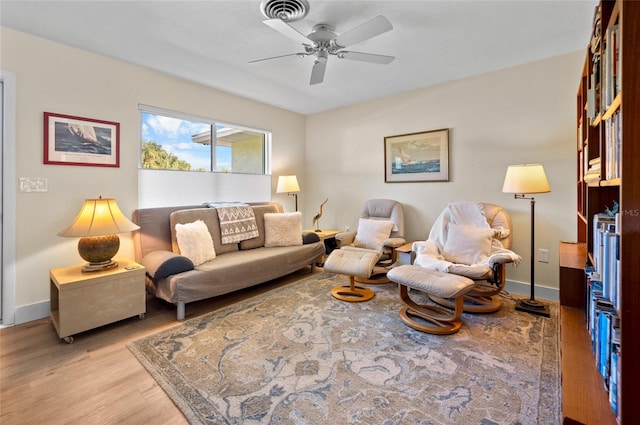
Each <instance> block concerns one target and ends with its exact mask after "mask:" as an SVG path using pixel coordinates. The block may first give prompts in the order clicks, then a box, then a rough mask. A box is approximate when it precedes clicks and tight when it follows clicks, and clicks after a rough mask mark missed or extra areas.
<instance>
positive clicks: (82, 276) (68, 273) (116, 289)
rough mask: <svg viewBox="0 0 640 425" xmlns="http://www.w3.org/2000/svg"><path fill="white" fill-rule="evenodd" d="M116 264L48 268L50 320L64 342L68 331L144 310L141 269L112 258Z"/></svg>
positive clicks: (141, 314) (107, 321) (140, 313)
mask: <svg viewBox="0 0 640 425" xmlns="http://www.w3.org/2000/svg"><path fill="white" fill-rule="evenodd" d="M116 261H117V262H118V267H117V268H114V269H111V270H107V271H104V272H92V273H83V272H82V271H81V269H82V265H78V266H73V267H63V268H57V269H51V271H50V272H49V279H50V282H51V283H50V285H51V286H50V288H51V321H52V322H53V326H54V327H55V329H56V332H57V333H58V336H59V337H60V338H62V339H64V341H65V342H67V343H72V342H73V337H71V335H74V334H77V333H80V332H84V331H87V330H89V329H94V328H97V327H99V326H103V325H107V324H109V323H113V322H117V321H118V320H122V319H126V318H128V317H132V316H135V315H138V317H140V319H142V318H143V317H144V313H145V312H146V296H145V285H144V272H145V269H144V267H143V266H141V265H140V264H138V263H135V262H133V261H131V260H126V259H116Z"/></svg>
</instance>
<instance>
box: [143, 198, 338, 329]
mask: <svg viewBox="0 0 640 425" xmlns="http://www.w3.org/2000/svg"><path fill="white" fill-rule="evenodd" d="M246 206H249V207H250V209H251V211H252V212H253V216H254V217H255V223H254V224H255V229H254V230H253V231H254V234H255V233H257V236H255V237H252V238H250V239H245V240H241V241H239V242H231V243H229V242H228V241H226V242H227V243H223V238H224V237H223V235H222V233H221V222H220V218H219V211H217V210H218V209H219V208H222V207H216V206H215V205H212V206H209V207H207V206H203V205H191V206H175V207H157V208H144V209H138V210H136V211H134V213H133V221H134V222H135V223H136V224H137V225H138V226H140V229H139V230H137V231H135V232H134V233H133V242H134V248H135V257H136V261H137V262H138V263H140V264H141V265H143V266H144V267H145V268H146V277H145V280H146V288H147V292H149V293H152V294H155V296H156V297H158V298H161V299H163V300H166V301H168V302H170V303H173V304H176V306H177V319H178V320H183V319H184V317H185V304H186V303H189V302H193V301H198V300H203V299H207V298H211V297H215V296H218V295H223V294H227V293H230V292H233V291H237V290H239V289H243V288H247V287H250V286H254V285H257V284H260V283H264V282H267V281H269V280H272V279H275V278H278V277H282V276H285V275H287V274H290V273H293V272H294V271H297V270H300V269H302V268H304V267H307V266H310V267H311V272H313V271H314V268H315V263H316V261H317V260H318V259H319V258H320V257H321V256H322V255H323V254H324V253H325V246H324V244H323V243H322V242H320V240H319V238H318V237H317V235H315V234H313V233H308V234H306V235H303V234H302V230H301V225H300V224H299V223H300V218H299V214H300V213H289V214H286V213H284V212H283V209H282V206H281V205H280V204H278V203H275V202H263V203H249V204H246V205H245V207H246ZM296 215H297V217H296ZM281 219H285V220H289V222H283V221H281ZM276 220H278V221H276ZM291 220H294V221H291ZM223 221H224V217H223ZM296 221H297V222H296ZM265 222H267V227H265ZM203 223H204V224H203ZM269 223H293V224H286V226H288V227H287V228H285V229H284V230H285V231H286V232H289V233H292V232H293V233H294V235H293V237H290V239H293V241H287V240H284V242H282V241H280V240H278V239H274V238H275V236H272V235H274V234H275V233H274V230H271V229H274V228H276V227H274V226H275V224H269ZM196 224H197V225H198V226H199V229H198V230H197V231H196V234H199V235H200V236H202V233H203V231H202V228H204V226H205V225H206V230H208V233H209V234H210V240H211V242H213V253H212V255H215V257H214V258H210V259H207V258H209V257H207V256H205V257H204V258H202V259H201V258H199V256H196V258H194V256H193V254H191V251H192V248H191V247H189V251H190V254H189V255H190V256H189V255H183V254H184V252H182V251H181V249H180V248H181V247H182V248H183V250H187V245H186V243H185V236H184V235H187V234H189V233H187V232H188V231H191V230H188V228H187V226H194V228H195V225H196ZM223 224H226V222H224V223H223ZM280 226H283V224H280ZM292 229H294V230H292ZM256 230H257V232H256ZM296 231H297V235H296V234H295V232H296ZM181 232H182V233H181ZM198 232H200V233H198ZM225 232H226V230H225ZM204 233H205V235H204V239H206V240H208V239H207V238H208V237H207V235H206V233H207V232H206V231H204ZM181 234H182V235H183V236H182V239H181V240H180V242H181V243H182V245H181V243H179V237H180V235H181ZM276 235H277V234H276ZM211 242H209V245H210V243H211ZM265 245H267V246H265ZM205 251H207V250H205ZM201 261H204V262H202V263H201V264H197V263H199V262H201Z"/></svg>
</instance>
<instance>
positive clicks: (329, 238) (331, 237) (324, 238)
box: [303, 229, 340, 267]
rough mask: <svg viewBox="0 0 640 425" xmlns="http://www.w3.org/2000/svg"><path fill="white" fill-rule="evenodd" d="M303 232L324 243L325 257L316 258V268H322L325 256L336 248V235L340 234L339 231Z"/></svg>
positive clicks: (309, 230) (313, 230)
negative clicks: (314, 236) (313, 235)
mask: <svg viewBox="0 0 640 425" xmlns="http://www.w3.org/2000/svg"><path fill="white" fill-rule="evenodd" d="M303 232H305V233H307V232H308V233H315V234H316V235H318V237H319V238H320V241H321V242H323V243H324V252H325V255H323V256H322V257H320V258H318V261H316V265H317V266H319V267H322V266H324V261H325V260H326V259H327V255H328V254H329V253H330V252H331V250H332V249H334V248H335V247H336V235H337V234H338V233H340V230H321V231H319V232H316V230H315V229H307V230H303Z"/></svg>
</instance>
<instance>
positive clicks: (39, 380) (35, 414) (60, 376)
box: [0, 268, 322, 425]
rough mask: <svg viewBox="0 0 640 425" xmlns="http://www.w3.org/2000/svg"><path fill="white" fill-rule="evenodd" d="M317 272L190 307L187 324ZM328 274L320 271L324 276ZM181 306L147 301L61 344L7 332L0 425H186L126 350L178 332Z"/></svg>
mask: <svg viewBox="0 0 640 425" xmlns="http://www.w3.org/2000/svg"><path fill="white" fill-rule="evenodd" d="M309 270H310V269H309V268H306V269H303V270H300V271H298V272H296V273H294V274H292V275H289V276H287V277H285V278H282V279H279V280H276V281H273V282H269V283H266V284H263V285H259V286H257V287H253V288H249V289H247V290H243V291H238V292H236V293H233V294H229V295H225V296H222V297H216V298H214V299H211V300H205V301H200V302H195V303H190V304H187V317H186V318H187V319H189V318H192V317H196V316H199V315H201V314H204V313H207V312H209V311H213V310H216V309H219V308H220V307H223V306H225V305H228V304H230V303H233V302H237V301H239V300H241V299H245V298H247V297H250V296H254V295H258V294H261V293H264V292H265V291H268V290H270V289H273V288H275V287H278V286H282V285H286V284H287V283H290V282H292V281H295V280H298V279H301V278H304V277H307V276H309ZM321 271H322V269H316V273H319V272H321ZM175 317H176V309H175V306H173V305H171V304H167V303H165V302H163V301H161V300H158V299H157V298H155V297H154V296H151V295H148V296H147V313H146V316H145V318H144V319H143V320H138V318H137V317H135V318H131V319H126V320H123V321H120V322H117V323H114V324H112V325H108V326H104V327H102V328H98V329H95V330H92V331H88V332H84V333H81V334H78V335H75V336H74V339H75V341H74V342H73V343H72V344H66V343H64V342H62V341H61V340H60V339H58V336H57V334H56V332H55V330H54V328H53V325H52V324H51V320H49V319H48V318H47V319H41V320H37V321H33V322H29V323H25V324H22V325H17V326H13V327H10V328H5V329H0V423H2V424H3V425H5V424H6V425H9V424H11V425H14V424H15V425H19V424H30V425H35V424H47V425H54V424H83V425H87V424H91V425H93V424H171V425H174V424H186V423H187V421H186V420H185V419H184V417H183V416H182V414H181V413H180V411H179V410H178V408H177V407H175V405H174V404H173V402H172V401H171V400H170V399H169V397H168V396H167V395H166V394H165V392H164V391H163V390H162V389H161V388H160V387H159V386H158V384H156V381H155V380H154V379H153V378H152V377H151V375H149V374H148V373H147V371H146V370H145V369H144V368H143V367H142V365H141V364H140V363H138V361H137V360H136V358H135V357H134V356H133V355H132V354H131V352H130V351H129V350H128V349H127V348H126V344H127V343H128V342H130V341H133V340H135V339H138V338H141V337H143V336H145V335H149V334H152V333H155V332H158V331H159V330H162V329H165V328H168V327H171V326H174V325H176V324H177V323H179V322H177V321H176V318H175Z"/></svg>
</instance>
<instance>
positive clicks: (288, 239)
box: [264, 212, 302, 247]
mask: <svg viewBox="0 0 640 425" xmlns="http://www.w3.org/2000/svg"><path fill="white" fill-rule="evenodd" d="M264 233H265V234H264V246H265V247H275V246H296V245H302V214H301V213H300V212H293V213H267V214H265V215H264Z"/></svg>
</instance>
